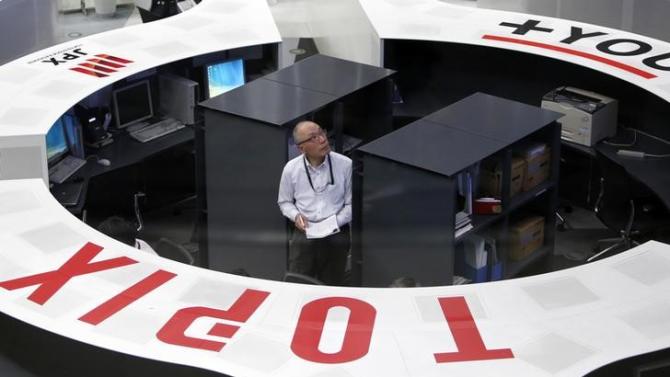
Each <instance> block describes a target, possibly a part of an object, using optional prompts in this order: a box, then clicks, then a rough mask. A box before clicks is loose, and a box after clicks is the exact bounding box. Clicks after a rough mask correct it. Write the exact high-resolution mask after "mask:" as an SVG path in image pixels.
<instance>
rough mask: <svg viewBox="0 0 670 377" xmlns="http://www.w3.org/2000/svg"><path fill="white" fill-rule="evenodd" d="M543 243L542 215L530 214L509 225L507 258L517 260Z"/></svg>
mask: <svg viewBox="0 0 670 377" xmlns="http://www.w3.org/2000/svg"><path fill="white" fill-rule="evenodd" d="M543 243H544V217H542V216H530V217H526V218H524V219H523V220H521V221H518V222H516V223H514V224H512V225H511V226H510V234H509V259H510V260H512V261H518V260H521V259H524V258H525V257H527V256H528V255H530V254H531V253H532V252H533V251H535V250H537V249H539V248H540V247H541V246H542V244H543Z"/></svg>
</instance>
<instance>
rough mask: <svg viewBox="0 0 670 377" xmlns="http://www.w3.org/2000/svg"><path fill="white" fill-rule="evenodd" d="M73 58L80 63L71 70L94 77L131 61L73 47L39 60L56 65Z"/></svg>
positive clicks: (103, 75) (115, 69) (108, 72)
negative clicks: (90, 53)
mask: <svg viewBox="0 0 670 377" xmlns="http://www.w3.org/2000/svg"><path fill="white" fill-rule="evenodd" d="M80 59H82V60H83V61H81V60H80ZM75 60H79V61H80V63H79V64H77V66H76V67H73V68H70V70H71V71H75V72H79V73H83V74H85V75H89V76H94V77H107V76H109V75H110V74H112V73H114V72H116V71H117V70H119V69H121V68H124V67H125V66H126V65H128V64H130V63H132V60H128V59H124V58H120V57H118V56H113V55H108V54H95V55H89V54H88V53H86V52H84V51H83V50H82V49H81V48H75V49H72V50H70V51H67V52H65V53H62V54H59V55H56V56H50V57H48V59H47V58H45V59H44V60H41V62H42V63H46V64H52V65H53V66H58V65H61V64H65V63H69V62H72V61H75Z"/></svg>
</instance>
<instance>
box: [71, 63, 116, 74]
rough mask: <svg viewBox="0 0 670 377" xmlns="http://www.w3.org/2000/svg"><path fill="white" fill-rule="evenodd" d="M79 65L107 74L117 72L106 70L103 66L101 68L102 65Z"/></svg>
mask: <svg viewBox="0 0 670 377" xmlns="http://www.w3.org/2000/svg"><path fill="white" fill-rule="evenodd" d="M79 65H80V66H82V67H87V68H91V69H95V70H96V71H100V72H105V73H114V72H116V70H115V69H111V68H106V67H102V66H100V65H96V64H91V63H81V64H79Z"/></svg>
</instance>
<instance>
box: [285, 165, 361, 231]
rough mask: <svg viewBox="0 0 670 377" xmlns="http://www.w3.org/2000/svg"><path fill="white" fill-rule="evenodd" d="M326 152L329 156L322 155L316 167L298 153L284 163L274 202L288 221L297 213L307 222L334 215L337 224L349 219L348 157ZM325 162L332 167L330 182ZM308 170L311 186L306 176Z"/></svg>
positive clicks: (341, 224) (349, 185) (349, 182)
mask: <svg viewBox="0 0 670 377" xmlns="http://www.w3.org/2000/svg"><path fill="white" fill-rule="evenodd" d="M329 155H330V159H329V158H328V157H326V159H324V161H323V163H322V164H321V165H319V166H316V167H314V166H312V165H310V164H309V161H307V159H306V158H305V156H304V155H302V154H301V155H300V156H298V157H296V158H294V159H292V160H291V161H289V162H288V163H286V166H284V171H283V172H282V175H281V181H280V182H279V195H278V197H277V204H279V209H280V210H281V212H282V214H284V216H286V217H288V218H289V219H290V220H291V221H295V217H296V216H297V215H298V214H299V213H301V214H302V215H303V216H305V217H306V218H307V220H309V221H311V222H319V221H321V220H324V219H326V218H328V217H330V216H332V215H336V218H337V225H338V226H339V227H342V226H344V225H346V224H348V223H349V222H350V221H351V159H350V158H349V157H347V156H343V155H341V154H339V153H335V152H330V154H329ZM329 161H330V162H329ZM329 163H330V164H332V169H333V179H332V182H331V177H330V167H329ZM305 165H306V166H307V170H305ZM308 172H309V177H310V178H311V179H312V185H313V186H314V188H312V185H310V183H309V179H308V178H307V173H308Z"/></svg>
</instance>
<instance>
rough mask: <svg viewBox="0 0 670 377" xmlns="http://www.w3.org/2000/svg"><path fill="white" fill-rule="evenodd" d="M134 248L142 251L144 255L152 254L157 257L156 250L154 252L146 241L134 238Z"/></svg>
mask: <svg viewBox="0 0 670 377" xmlns="http://www.w3.org/2000/svg"><path fill="white" fill-rule="evenodd" d="M135 248H137V249H140V250H142V251H144V252H145V253H149V254H153V255H158V253H157V252H156V250H154V248H153V247H151V245H149V244H148V243H147V242H146V241H144V240H141V239H139V238H135Z"/></svg>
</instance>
